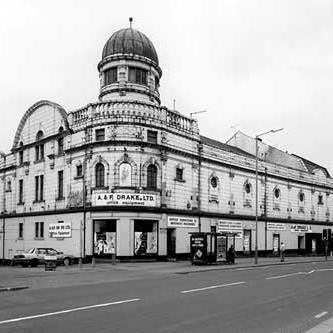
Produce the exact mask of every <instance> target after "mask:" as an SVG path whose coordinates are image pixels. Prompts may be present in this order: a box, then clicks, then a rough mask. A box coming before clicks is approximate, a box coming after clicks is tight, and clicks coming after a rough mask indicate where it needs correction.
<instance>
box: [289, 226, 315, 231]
mask: <svg viewBox="0 0 333 333" xmlns="http://www.w3.org/2000/svg"><path fill="white" fill-rule="evenodd" d="M290 231H291V232H312V230H311V225H305V224H292V225H291V226H290Z"/></svg>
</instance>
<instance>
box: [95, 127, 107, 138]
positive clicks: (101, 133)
mask: <svg viewBox="0 0 333 333" xmlns="http://www.w3.org/2000/svg"><path fill="white" fill-rule="evenodd" d="M95 135H96V141H104V140H105V129H104V128H99V129H97V130H96V131H95Z"/></svg>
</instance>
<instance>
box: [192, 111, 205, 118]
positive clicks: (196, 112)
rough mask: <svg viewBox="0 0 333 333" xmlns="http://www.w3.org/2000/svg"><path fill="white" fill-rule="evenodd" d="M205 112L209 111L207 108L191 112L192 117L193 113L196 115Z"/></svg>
mask: <svg viewBox="0 0 333 333" xmlns="http://www.w3.org/2000/svg"><path fill="white" fill-rule="evenodd" d="M205 112H207V110H200V111H195V112H191V113H190V117H191V118H192V115H194V114H198V113H205Z"/></svg>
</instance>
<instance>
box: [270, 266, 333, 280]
mask: <svg viewBox="0 0 333 333" xmlns="http://www.w3.org/2000/svg"><path fill="white" fill-rule="evenodd" d="M326 271H333V268H323V269H313V270H312V271H309V272H297V273H290V274H284V275H277V276H270V277H267V278H266V280H273V279H282V278H285V277H289V276H295V275H310V274H312V273H315V272H326Z"/></svg>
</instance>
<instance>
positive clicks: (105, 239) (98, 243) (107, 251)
mask: <svg viewBox="0 0 333 333" xmlns="http://www.w3.org/2000/svg"><path fill="white" fill-rule="evenodd" d="M93 223H94V224H93V230H94V247H93V250H94V257H100V258H103V257H111V255H112V254H114V253H116V248H117V243H116V242H117V220H94V222H93Z"/></svg>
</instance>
